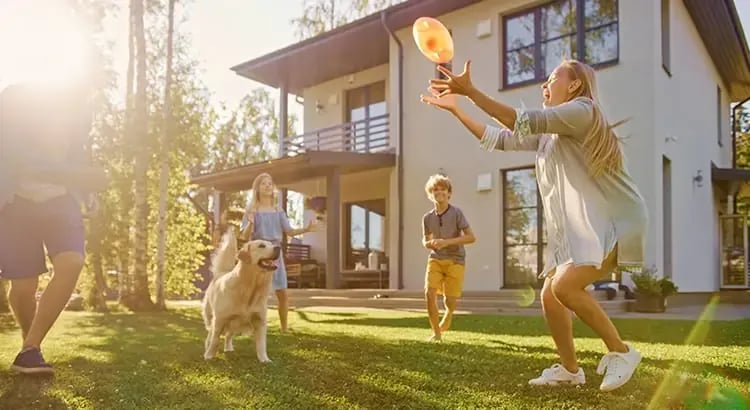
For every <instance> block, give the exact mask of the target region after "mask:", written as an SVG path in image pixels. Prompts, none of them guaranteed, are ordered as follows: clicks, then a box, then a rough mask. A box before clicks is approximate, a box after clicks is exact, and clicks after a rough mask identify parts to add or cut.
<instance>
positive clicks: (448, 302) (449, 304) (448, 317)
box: [440, 296, 458, 333]
mask: <svg viewBox="0 0 750 410" xmlns="http://www.w3.org/2000/svg"><path fill="white" fill-rule="evenodd" d="M457 299H458V298H456V297H454V296H445V315H443V320H441V321H440V332H441V333H442V332H445V331H447V330H448V329H450V327H451V321H452V320H453V312H455V311H456V305H457V304H458V300H457Z"/></svg>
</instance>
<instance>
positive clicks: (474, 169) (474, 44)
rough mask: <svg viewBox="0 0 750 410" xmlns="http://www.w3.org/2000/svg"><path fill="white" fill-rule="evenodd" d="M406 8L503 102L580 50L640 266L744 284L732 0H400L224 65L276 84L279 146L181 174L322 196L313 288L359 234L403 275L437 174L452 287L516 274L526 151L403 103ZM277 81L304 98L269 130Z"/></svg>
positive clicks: (402, 281)
mask: <svg viewBox="0 0 750 410" xmlns="http://www.w3.org/2000/svg"><path fill="white" fill-rule="evenodd" d="M421 16H432V17H436V18H438V19H440V20H441V21H442V22H443V23H444V24H445V25H446V26H447V27H448V28H449V29H450V31H451V33H452V36H453V38H454V42H455V57H454V61H453V63H454V64H455V65H456V67H455V68H456V69H457V70H460V69H461V67H462V66H463V63H464V61H466V60H467V59H471V60H472V74H473V79H474V82H475V84H476V85H477V86H478V87H480V88H481V89H482V90H484V91H485V92H487V93H489V94H490V95H491V96H492V97H493V98H495V99H498V100H502V101H504V102H506V103H509V104H511V105H515V106H522V105H525V106H526V107H534V108H541V100H542V98H541V92H540V85H541V84H542V82H543V81H544V80H545V78H546V77H547V75H548V74H549V73H550V71H551V70H552V69H553V68H554V67H555V66H556V65H557V64H558V63H559V62H560V60H561V59H562V58H563V57H573V58H577V59H581V60H584V61H586V62H588V63H589V64H592V65H594V66H595V67H596V68H597V76H598V77H597V79H598V86H599V97H600V99H601V102H602V104H603V106H604V108H605V110H606V114H607V116H608V118H609V120H610V121H612V122H614V121H617V120H620V119H625V118H630V119H631V120H630V121H629V122H627V123H625V124H624V125H622V126H621V127H620V128H618V130H619V133H620V136H621V137H624V138H625V140H624V149H625V153H626V155H627V158H628V166H629V169H630V171H631V173H632V175H633V176H634V178H635V181H636V183H637V184H638V186H639V187H640V189H641V192H642V194H643V196H644V197H645V200H646V202H647V205H648V209H649V219H650V230H649V234H648V245H647V261H648V263H649V265H655V266H656V267H657V268H658V269H659V271H660V272H663V274H664V275H666V276H669V277H671V278H672V279H673V280H674V281H675V282H676V284H677V285H678V286H679V288H680V291H681V292H709V291H715V290H718V289H720V288H729V287H741V288H747V287H748V275H747V266H746V265H747V262H746V256H747V243H746V242H747V239H746V237H747V235H746V234H744V236H743V232H744V230H743V228H742V227H743V226H744V224H741V223H734V222H737V221H739V219H738V218H734V219H733V217H731V215H732V213H733V211H732V210H733V204H732V198H733V195H734V194H735V193H736V192H737V190H738V187H741V186H742V184H743V181H744V180H746V179H747V172H745V171H742V170H736V169H734V168H733V150H734V138H733V135H734V133H733V132H732V125H731V108H730V107H731V106H732V104H733V103H739V102H741V101H744V100H745V99H747V98H748V97H750V60H749V59H748V47H747V44H746V40H745V36H744V33H743V30H742V27H741V24H740V22H739V18H738V16H737V12H736V10H735V6H734V4H733V2H732V1H731V0H712V1H706V0H620V1H618V0H554V1H528V0H484V1H480V0H450V1H448V0H408V1H406V2H404V3H400V4H398V5H396V6H393V7H390V8H389V9H386V10H384V11H382V12H380V13H378V14H374V15H371V16H368V17H365V18H362V19H360V20H358V21H355V22H352V23H350V24H348V25H345V26H342V27H339V28H336V29H334V30H331V31H329V32H326V33H324V34H321V35H319V36H317V37H314V38H311V39H308V40H305V41H302V42H299V43H297V44H293V45H291V46H289V47H286V48H284V49H281V50H278V51H275V52H272V53H270V54H268V55H264V56H261V57H258V58H255V59H253V60H250V61H247V62H244V63H242V64H239V65H237V66H235V67H233V68H232V70H234V71H235V72H236V73H237V74H239V75H241V76H245V77H247V78H249V79H252V80H255V81H259V82H261V83H264V84H267V85H269V86H271V87H275V88H278V89H279V91H280V101H281V113H280V118H281V120H282V126H281V130H282V135H283V143H282V144H281V148H280V152H279V158H278V159H276V160H273V161H269V162H266V163H261V164H250V165H248V166H246V167H241V168H237V169H233V170H226V171H222V172H218V173H214V174H210V175H202V176H198V177H196V178H195V182H196V183H198V184H200V185H203V186H211V187H214V188H215V189H217V190H218V191H225V192H226V191H234V190H244V189H249V188H250V184H251V182H252V179H253V178H254V176H255V175H257V174H258V173H259V172H270V173H271V174H272V175H273V176H274V178H275V179H276V181H277V183H279V185H280V186H282V187H284V188H286V189H289V190H293V191H296V192H300V193H302V194H304V195H305V196H306V197H311V198H313V197H315V198H319V199H320V201H323V202H325V204H326V206H325V208H326V230H325V231H324V232H316V233H314V234H311V235H308V236H306V237H305V238H304V239H303V241H304V242H305V243H307V244H309V245H310V246H311V247H312V248H313V249H314V250H315V251H316V252H317V253H318V255H319V256H318V259H323V260H325V261H326V265H327V268H326V272H327V276H326V278H327V287H338V286H339V284H340V275H341V271H342V270H347V269H352V268H353V264H354V262H356V260H355V259H356V258H357V257H356V256H355V254H356V253H357V252H355V251H358V250H359V251H360V253H362V251H364V253H365V254H366V253H367V252H368V251H369V250H373V249H374V250H378V251H382V252H383V253H384V254H385V255H386V256H387V259H386V260H387V267H388V269H387V270H388V272H389V273H388V275H389V279H390V282H389V283H390V286H389V287H391V288H395V289H401V288H403V289H412V290H417V289H421V288H422V287H423V280H424V269H425V268H424V267H425V258H426V256H427V251H426V250H425V249H423V248H422V245H421V217H422V215H423V214H424V213H425V212H426V211H428V210H429V209H430V207H431V204H430V203H429V201H428V200H427V198H426V196H425V192H424V184H425V182H426V180H427V178H428V177H429V176H430V175H431V174H434V173H438V172H443V173H446V174H447V175H448V176H450V178H451V179H452V181H453V183H454V185H455V188H454V194H453V202H454V203H455V204H456V205H457V206H459V207H461V208H462V209H463V211H464V213H465V214H466V215H467V217H468V219H469V221H470V222H471V224H472V227H473V229H474V232H475V234H476V235H477V242H476V243H475V244H473V245H472V246H471V247H469V248H468V249H467V256H468V264H467V275H466V284H465V288H466V289H467V290H497V289H501V288H513V287H519V286H525V285H527V284H529V283H530V282H533V281H534V280H533V276H534V274H535V273H536V272H537V270H538V269H540V267H541V266H542V258H543V249H544V245H545V235H544V229H543V227H544V218H543V215H542V210H541V203H540V200H539V197H538V193H537V189H536V183H535V179H534V168H533V164H534V153H529V152H509V153H488V152H485V151H482V150H480V148H479V146H478V143H477V141H476V140H475V139H474V138H473V137H472V136H471V135H469V133H468V132H467V131H465V130H464V129H463V128H462V127H461V125H460V124H459V123H458V122H457V121H455V120H454V119H453V118H451V117H450V116H449V115H448V114H446V113H444V112H440V111H438V110H435V109H433V108H431V107H429V106H426V105H424V104H422V103H420V101H419V95H420V94H421V93H424V92H425V91H426V87H427V85H428V80H429V79H430V78H433V77H434V76H436V75H437V74H436V68H435V65H434V64H433V63H431V62H429V61H428V60H427V59H426V58H424V57H423V56H422V55H421V54H420V53H419V50H418V49H417V47H416V45H415V43H414V41H413V38H412V28H411V26H412V24H413V22H414V21H415V20H416V19H417V18H418V17H421ZM290 95H293V96H297V100H298V101H300V102H302V101H303V104H304V134H303V135H300V136H289V135H284V134H283V133H284V132H285V130H286V127H285V126H284V125H283V123H284V122H285V121H286V117H287V111H288V110H287V103H286V101H287V97H288V96H290ZM463 106H464V107H465V108H467V109H468V110H469V111H470V113H471V114H473V115H475V116H479V115H480V112H478V110H477V109H476V108H475V107H473V106H472V105H471V104H469V103H465V104H463ZM482 118H483V119H484V120H485V121H486V122H487V123H490V121H491V120H490V119H489V118H487V117H486V116H484V117H482ZM322 198H324V199H322Z"/></svg>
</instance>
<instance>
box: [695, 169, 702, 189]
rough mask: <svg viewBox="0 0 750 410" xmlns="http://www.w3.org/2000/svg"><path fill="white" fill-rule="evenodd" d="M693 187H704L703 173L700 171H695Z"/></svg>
mask: <svg viewBox="0 0 750 410" xmlns="http://www.w3.org/2000/svg"><path fill="white" fill-rule="evenodd" d="M693 185H696V186H697V187H698V188H700V187H702V186H703V171H701V170H700V169H699V170H697V171H695V176H694V177H693Z"/></svg>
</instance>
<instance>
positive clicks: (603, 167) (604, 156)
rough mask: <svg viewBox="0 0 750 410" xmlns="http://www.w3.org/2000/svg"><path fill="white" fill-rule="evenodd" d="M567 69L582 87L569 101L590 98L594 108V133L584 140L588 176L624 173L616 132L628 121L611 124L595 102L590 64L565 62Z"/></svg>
mask: <svg viewBox="0 0 750 410" xmlns="http://www.w3.org/2000/svg"><path fill="white" fill-rule="evenodd" d="M560 66H561V67H563V68H565V69H566V71H567V73H568V75H569V76H570V79H571V80H579V81H580V82H581V85H580V86H579V87H578V89H576V91H575V92H574V93H573V94H572V95H571V96H570V100H572V99H574V98H577V97H586V98H590V99H591V101H592V102H593V107H594V119H593V122H592V123H591V130H590V131H589V133H588V135H586V138H584V140H583V155H584V159H585V161H586V164H587V165H588V170H589V174H590V175H592V176H595V177H596V176H600V175H602V174H606V173H611V172H617V171H620V170H621V169H622V166H623V165H622V164H623V157H622V149H621V148H620V141H619V138H618V137H617V134H615V131H614V128H615V127H617V126H619V125H621V124H622V123H624V122H625V121H626V120H623V121H619V122H617V123H615V124H609V123H608V122H607V119H606V117H605V116H604V112H603V111H602V108H601V107H600V106H599V102H598V101H597V100H596V78H595V75H594V69H593V68H591V66H589V65H588V64H584V63H582V62H580V61H577V60H571V59H566V60H563V62H562V63H561V64H560Z"/></svg>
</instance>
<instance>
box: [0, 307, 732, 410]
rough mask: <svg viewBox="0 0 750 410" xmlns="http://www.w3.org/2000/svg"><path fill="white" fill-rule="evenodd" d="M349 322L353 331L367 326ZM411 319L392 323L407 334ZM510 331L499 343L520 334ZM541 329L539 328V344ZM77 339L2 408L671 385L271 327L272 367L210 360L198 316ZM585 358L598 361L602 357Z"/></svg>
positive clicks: (400, 404)
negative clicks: (568, 382)
mask: <svg viewBox="0 0 750 410" xmlns="http://www.w3.org/2000/svg"><path fill="white" fill-rule="evenodd" d="M331 316H334V315H327V314H326V315H323V314H317V313H316V314H314V315H308V316H305V317H307V319H308V320H310V321H312V322H316V323H325V322H326V321H327V320H322V321H315V320H313V319H314V318H320V317H331ZM350 317H353V319H349V320H345V321H344V322H345V323H349V322H350V321H359V322H366V319H365V318H364V317H359V316H350ZM458 319H460V320H459V321H457V327H459V325H458V322H463V323H461V325H460V326H466V327H469V328H473V327H475V326H477V324H475V323H473V322H472V321H471V320H467V319H470V318H468V317H461V318H458ZM374 320H379V319H374ZM410 320H412V319H393V320H390V321H388V322H386V323H393V322H394V321H395V323H396V324H398V326H392V327H405V326H403V324H404V323H406V322H407V321H410ZM413 320H414V321H415V322H413V323H414V324H413V325H412V326H411V327H418V328H424V327H425V320H424V319H421V318H415V319H413ZM517 320H524V319H517ZM377 323H381V324H379V326H386V325H384V324H382V323H383V322H377ZM484 323H487V320H486V319H485V321H484ZM512 323H513V322H506V323H504V326H499V327H498V329H496V330H497V333H502V334H513V332H512V331H511V332H508V330H512V326H511V324H512ZM506 326H507V327H506ZM543 326H544V324H543V323H538V324H535V325H534V326H531V328H533V329H536V328H540V329H538V332H539V334H540V335H541V334H546V333H541V332H542V330H543V329H544V327H543ZM517 327H518V326H517ZM524 327H525V328H527V329H528V328H529V326H528V325H526V326H524ZM501 328H502V330H501ZM460 330H463V329H460ZM527 332H528V330H527ZM534 332H536V330H534V331H532V332H529V333H534ZM492 333H494V332H492ZM72 334H75V335H77V336H76V339H75V340H73V341H72V342H71V343H75V350H74V352H75V353H74V354H72V355H70V356H69V357H67V358H63V360H61V361H59V362H55V363H54V364H55V366H56V368H57V369H58V374H57V377H56V380H55V381H54V382H53V385H54V388H52V389H50V388H39V389H37V390H36V391H35V390H33V388H32V387H28V388H27V387H23V388H18V387H14V386H13V385H14V383H16V380H15V379H12V377H11V376H10V375H7V374H6V373H3V372H0V392H2V395H1V399H2V400H0V403H2V405H0V407H4V408H6V406H7V408H26V407H28V404H29V400H32V399H33V400H32V401H33V402H34V403H35V404H34V406H33V407H34V408H61V407H65V406H68V407H96V408H102V407H105V408H180V409H189V408H344V407H352V406H355V407H356V406H361V407H364V408H379V407H388V408H457V407H471V408H521V407H523V408H603V407H605V408H633V404H634V403H639V404H640V403H643V404H645V403H648V402H649V400H650V398H651V397H652V395H653V394H654V393H655V390H656V387H657V386H658V384H659V382H660V380H661V379H662V377H663V372H662V371H661V369H653V368H648V367H646V368H644V369H643V371H641V370H639V374H638V375H637V377H636V378H635V379H634V380H633V381H632V382H631V383H629V384H628V385H626V386H625V387H623V388H622V389H620V390H618V391H616V392H614V393H609V394H604V393H601V392H599V391H598V389H597V387H598V382H599V380H600V379H599V378H598V377H596V376H594V375H593V374H592V375H591V376H589V384H588V385H586V386H584V387H581V388H573V389H564V388H563V389H545V388H533V387H532V386H529V385H528V384H527V383H526V381H527V380H528V379H529V378H531V377H535V376H536V375H537V374H538V372H539V371H540V369H542V368H544V367H546V366H548V365H549V364H550V363H549V359H550V355H552V354H553V353H554V352H553V351H552V350H551V349H542V348H538V347H534V346H524V345H514V344H509V343H505V342H501V341H494V340H493V341H492V342H493V344H494V345H489V346H481V345H477V344H468V343H456V342H446V343H442V344H429V343H425V342H422V341H418V340H413V339H408V338H407V339H404V338H399V337H398V333H391V334H392V335H393V338H389V337H380V338H376V337H372V336H370V335H368V334H366V333H362V332H359V333H358V334H357V333H356V332H352V334H349V333H343V332H339V333H333V332H332V331H331V329H330V328H329V329H326V328H316V327H315V326H313V327H311V328H310V327H308V328H305V329H304V330H303V333H297V334H295V335H281V334H278V333H277V332H276V331H275V329H273V328H272V329H271V330H270V332H269V336H268V351H269V356H270V357H271V359H272V360H273V363H271V364H268V365H262V364H260V363H258V362H257V360H256V358H255V348H254V344H253V342H252V339H251V338H248V337H240V338H238V339H237V340H236V341H235V350H236V351H235V352H233V353H231V354H223V353H222V354H220V355H219V357H218V358H217V359H216V360H214V361H211V362H206V361H204V360H203V358H202V353H203V340H204V337H205V329H204V328H203V323H202V321H201V320H200V315H199V313H198V312H197V311H196V310H175V311H171V312H166V313H146V314H137V315H133V314H112V315H86V316H81V317H80V318H77V319H76V321H75V328H74V329H71V335H72ZM583 355H584V356H583V357H582V359H583V360H586V361H594V362H596V361H598V359H599V356H598V355H595V354H594V353H593V352H591V353H588V352H584V353H583ZM655 363H658V361H655ZM656 366H657V367H659V368H668V367H669V363H666V362H665V363H658V364H657V365H656ZM738 376H741V375H738ZM8 386H11V387H10V388H9V387H8ZM42 387H44V386H42ZM59 390H64V392H62V393H61V392H60V391H59ZM668 399H669V400H670V401H674V400H677V399H675V398H674V397H671V398H668ZM678 401H679V400H678Z"/></svg>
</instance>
